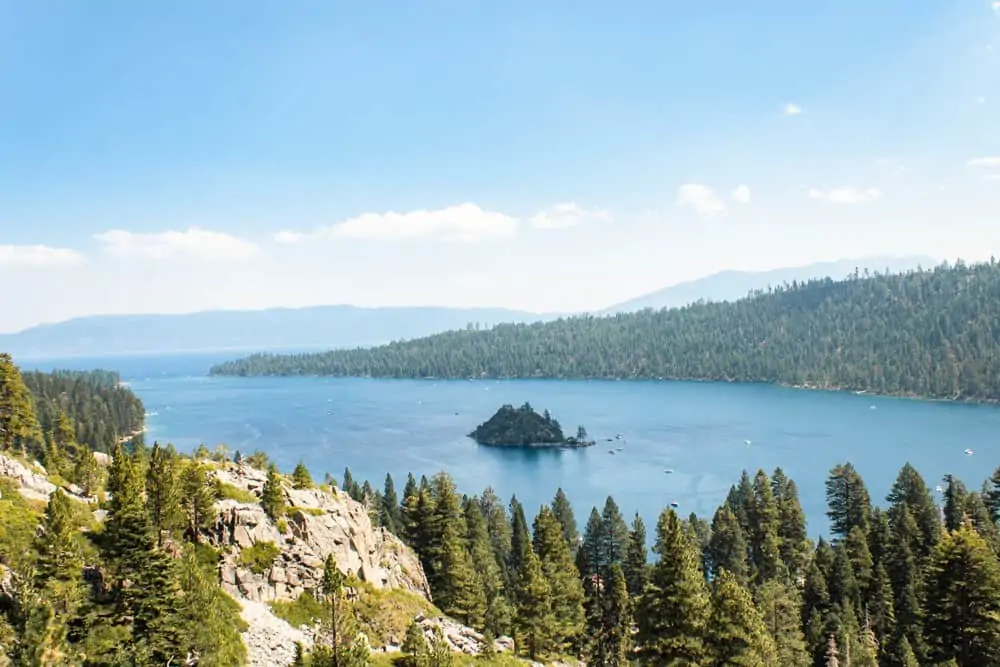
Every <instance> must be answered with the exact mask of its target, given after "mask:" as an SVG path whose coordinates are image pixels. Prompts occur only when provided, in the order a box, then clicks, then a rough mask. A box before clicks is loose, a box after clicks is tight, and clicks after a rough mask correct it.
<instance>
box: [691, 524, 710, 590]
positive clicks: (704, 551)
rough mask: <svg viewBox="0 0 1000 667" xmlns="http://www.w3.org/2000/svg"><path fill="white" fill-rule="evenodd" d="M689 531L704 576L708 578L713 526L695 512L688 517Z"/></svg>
mask: <svg viewBox="0 0 1000 667" xmlns="http://www.w3.org/2000/svg"><path fill="white" fill-rule="evenodd" d="M687 530H688V532H689V534H690V537H691V543H692V544H694V546H695V550H696V551H697V552H698V562H699V564H700V566H701V571H702V574H704V575H705V578H706V579H707V578H708V572H709V567H710V563H709V562H708V545H709V544H710V543H711V541H712V525H711V524H710V523H709V522H708V521H705V520H704V519H702V518H701V517H699V516H698V515H697V514H695V513H694V512H691V514H689V515H688V520H687Z"/></svg>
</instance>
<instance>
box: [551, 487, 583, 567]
mask: <svg viewBox="0 0 1000 667" xmlns="http://www.w3.org/2000/svg"><path fill="white" fill-rule="evenodd" d="M552 511H553V513H555V515H556V519H558V520H559V525H560V526H562V533H563V537H564V538H565V539H566V543H567V544H569V548H570V549H571V550H572V551H573V552H575V551H576V548H577V542H578V541H579V539H580V534H579V533H578V532H577V529H576V517H575V516H574V515H573V507H572V505H570V504H569V499H568V498H566V494H565V493H564V492H563V490H562V487H559V488H558V489H557V490H556V497H555V498H554V499H553V500H552Z"/></svg>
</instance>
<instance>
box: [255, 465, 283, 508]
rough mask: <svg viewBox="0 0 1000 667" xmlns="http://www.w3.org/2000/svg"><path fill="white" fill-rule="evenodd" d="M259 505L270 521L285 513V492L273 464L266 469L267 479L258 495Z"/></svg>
mask: <svg viewBox="0 0 1000 667" xmlns="http://www.w3.org/2000/svg"><path fill="white" fill-rule="evenodd" d="M260 506H261V508H262V509H263V510H264V513H265V514H267V515H268V516H269V517H270V518H271V520H272V521H277V520H278V519H280V518H281V517H283V516H284V515H285V492H284V490H283V489H282V488H281V476H280V475H279V474H278V468H277V466H275V465H273V464H272V465H271V466H269V467H268V469H267V479H266V480H265V481H264V488H263V489H262V490H261V495H260Z"/></svg>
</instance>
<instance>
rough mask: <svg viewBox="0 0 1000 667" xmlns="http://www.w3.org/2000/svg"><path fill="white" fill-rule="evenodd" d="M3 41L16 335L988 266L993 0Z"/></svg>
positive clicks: (112, 18)
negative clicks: (803, 271)
mask: <svg viewBox="0 0 1000 667" xmlns="http://www.w3.org/2000/svg"><path fill="white" fill-rule="evenodd" d="M234 17H238V20H234ZM0 43H2V44H4V57H3V58H2V59H0V79H2V80H3V81H5V82H7V84H6V92H7V95H6V96H5V103H4V104H3V105H2V106H0V145H2V146H3V158H2V159H0V331H3V332H9V331H20V330H23V329H25V328H27V327H30V326H32V325H34V324H38V323H42V322H50V323H51V322H59V321H64V320H67V319H72V318H76V317H80V316H86V315H92V314H98V313H128V314H139V313H164V314H170V313H190V312H200V311H206V310H216V309H228V310H246V309H255V310H260V309H265V308H272V307H304V306H312V305H320V304H335V303H343V304H351V305H356V306H360V307H373V306H386V305H395V306H416V305H420V304H435V305H438V306H441V307H466V308H467V307H476V306H488V307H493V308H508V309H515V310H526V311H531V312H537V313H551V312H582V311H597V310H601V309H604V308H607V307H608V306H609V305H612V304H618V303H621V302H623V301H626V300H628V299H632V298H635V297H636V296H639V295H643V294H648V293H650V292H652V291H655V290H659V289H662V288H664V287H666V286H669V285H674V284H678V283H682V282H685V281H689V280H693V279H697V278H700V277H703V276H707V275H711V274H714V273H717V272H720V271H723V270H742V271H765V270H772V269H776V268H784V267H791V266H801V265H807V264H812V263H816V262H828V261H836V260H837V259H840V258H853V257H867V256H884V255H893V256H901V255H905V256H909V255H931V256H934V257H947V258H957V257H962V258H963V259H965V260H967V261H970V262H972V261H978V260H984V259H987V258H988V257H990V256H991V255H992V254H994V253H995V252H996V249H997V248H998V247H1000V226H998V225H997V224H996V221H995V217H996V212H997V211H1000V124H998V123H997V122H996V120H995V119H996V117H997V116H998V114H997V111H996V107H997V104H1000V77H997V76H996V72H997V71H1000V6H998V5H996V3H995V2H993V1H992V0H970V2H966V3H954V2H950V1H948V0H927V1H926V2H921V3H916V4H914V3H912V2H907V1H904V0H885V1H884V2H879V3H871V2H863V1H862V0H845V1H844V2H838V3H802V2H795V1H793V0H759V1H758V2H754V3H739V4H729V5H726V6H719V5H713V4H712V3H693V4H691V3H682V4H681V5H676V6H674V5H670V4H669V3H662V2H652V1H651V0H635V1H634V2H631V3H628V5H627V6H626V7H620V8H619V7H617V6H611V5H608V4H606V3H579V2H572V3H571V2H567V1H566V0H551V1H549V2H542V3H537V2H523V1H522V0H514V1H513V2H509V3H503V4H501V5H496V6H478V5H477V6H472V5H468V4H465V3H449V2H445V3H431V4H427V3H420V2H411V1H409V0H404V2H403V4H402V5H401V6H400V7H398V8H397V10H396V11H392V12H386V11H383V10H382V8H380V7H377V6H375V5H370V6H369V5H362V6H358V5H357V4H356V3H350V4H348V3H343V2H336V1H335V2H329V3H320V4H317V3H303V2H289V3H281V4H280V5H275V4H274V3H268V2H264V1H263V0H250V1H243V2H236V1H235V0H220V1H219V2H213V3H203V2H197V1H196V0H176V1H175V2H170V3H129V4H115V5H107V6H105V5H101V6H100V7H98V6H95V5H92V4H89V3H70V4H69V5H66V6H60V7H59V8H58V9H55V8H52V7H51V6H47V5H46V4H45V3H6V4H3V5H2V6H0ZM596 45H599V46H600V47H599V48H597V47H596Z"/></svg>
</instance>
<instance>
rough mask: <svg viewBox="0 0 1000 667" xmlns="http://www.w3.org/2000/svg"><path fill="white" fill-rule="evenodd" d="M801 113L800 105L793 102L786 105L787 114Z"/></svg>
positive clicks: (796, 114) (795, 114)
mask: <svg viewBox="0 0 1000 667" xmlns="http://www.w3.org/2000/svg"><path fill="white" fill-rule="evenodd" d="M800 113H802V107H800V106H799V105H797V104H793V103H792V102H789V103H788V104H786V105H785V115H786V116H798V115H799V114H800Z"/></svg>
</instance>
